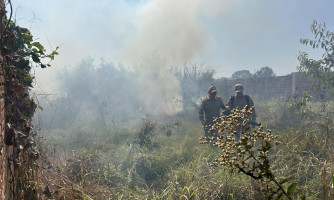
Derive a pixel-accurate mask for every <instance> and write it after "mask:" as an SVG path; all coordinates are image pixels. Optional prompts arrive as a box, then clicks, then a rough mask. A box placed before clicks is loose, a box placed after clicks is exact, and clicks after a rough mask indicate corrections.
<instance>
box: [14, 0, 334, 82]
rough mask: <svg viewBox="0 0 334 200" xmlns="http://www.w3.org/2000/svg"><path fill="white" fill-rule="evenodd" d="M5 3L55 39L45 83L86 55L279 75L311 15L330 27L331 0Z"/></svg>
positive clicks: (291, 66)
mask: <svg viewBox="0 0 334 200" xmlns="http://www.w3.org/2000/svg"><path fill="white" fill-rule="evenodd" d="M13 7H14V11H15V13H14V15H15V17H16V20H17V23H18V24H19V25H20V26H25V27H27V28H30V29H31V31H32V33H33V35H34V38H35V39H38V40H39V41H40V42H42V43H43V44H44V46H45V47H46V48H47V49H50V46H51V47H52V48H55V47H56V46H60V49H59V53H60V55H59V56H57V57H56V61H54V62H53V63H52V64H53V66H52V67H51V68H49V69H46V70H43V71H42V72H41V71H39V70H38V71H37V81H40V82H41V83H42V84H44V85H46V86H50V87H51V88H52V87H55V85H56V79H55V76H54V75H55V74H56V72H57V70H61V69H62V68H63V67H64V66H76V65H77V64H78V63H79V62H80V61H81V60H82V59H83V58H85V57H87V56H90V57H92V58H95V59H96V60H97V61H98V60H99V59H100V58H102V57H103V58H104V59H105V60H107V61H109V62H113V63H116V64H117V63H124V64H125V65H127V66H133V63H136V64H138V63H141V61H140V60H141V59H145V57H147V56H148V57H149V56H158V57H160V58H161V59H162V60H164V62H165V64H166V63H167V65H176V64H182V63H184V62H187V61H188V62H196V63H199V64H205V65H206V66H212V67H213V68H214V69H215V70H216V72H217V74H218V75H220V76H225V77H229V76H230V75H231V74H232V73H233V72H235V71H238V70H242V69H248V70H249V71H250V72H254V71H255V70H256V69H260V68H261V67H264V66H269V67H271V68H273V70H274V72H275V73H276V74H277V75H286V74H289V73H291V72H293V71H296V66H297V65H298V60H297V55H298V52H299V51H304V50H306V51H311V50H310V49H309V48H307V47H305V46H303V45H301V44H300V43H299V39H300V38H310V37H311V33H310V30H309V26H310V25H311V23H312V21H313V20H317V21H319V22H325V23H326V24H327V27H328V28H329V29H330V30H332V31H334V12H333V11H332V10H333V8H334V1H333V0H95V1H92V0H29V1H28V0H13ZM136 66H140V65H136ZM146 70H150V68H146Z"/></svg>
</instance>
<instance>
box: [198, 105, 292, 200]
mask: <svg viewBox="0 0 334 200" xmlns="http://www.w3.org/2000/svg"><path fill="white" fill-rule="evenodd" d="M251 116H252V108H248V106H247V105H246V106H245V108H244V109H242V110H239V109H234V110H232V114H231V115H229V116H225V115H223V116H221V117H219V118H216V119H215V124H214V125H213V126H212V127H211V129H210V131H218V137H217V141H215V137H211V138H208V139H209V141H210V142H212V143H213V145H214V147H218V148H219V149H220V150H221V151H222V154H221V155H220V156H219V157H218V158H217V159H215V161H214V162H213V163H212V165H214V166H216V165H223V166H227V167H230V168H232V169H235V170H238V171H239V172H242V173H244V174H245V175H247V176H250V177H251V178H253V179H255V180H258V181H260V182H261V183H262V184H264V186H263V187H262V190H263V191H264V192H265V194H267V195H268V196H269V197H270V199H272V198H274V197H276V198H277V199H280V197H281V196H285V197H286V198H288V199H291V194H292V192H293V191H294V189H295V187H296V186H295V185H294V184H292V185H290V186H289V187H288V189H287V190H285V189H284V184H285V183H287V182H288V181H290V179H284V180H282V181H280V182H279V181H278V180H277V178H276V176H275V175H274V173H273V172H272V170H271V164H270V156H269V151H271V150H272V148H273V146H274V145H279V144H280V143H281V142H280V141H278V140H277V139H278V136H274V135H272V133H271V130H269V129H268V130H267V131H263V127H262V126H260V128H258V129H253V131H250V127H249V125H248V124H247V121H248V120H249V119H250V117H251ZM239 137H240V139H239ZM201 140H202V141H203V142H202V143H204V144H205V143H207V141H208V140H207V138H205V137H203V138H201Z"/></svg>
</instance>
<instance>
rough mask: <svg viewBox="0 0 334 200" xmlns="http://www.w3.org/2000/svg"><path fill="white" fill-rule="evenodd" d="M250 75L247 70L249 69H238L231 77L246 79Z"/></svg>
mask: <svg viewBox="0 0 334 200" xmlns="http://www.w3.org/2000/svg"><path fill="white" fill-rule="evenodd" d="M251 77H252V74H251V73H250V72H249V70H240V71H236V72H234V73H233V74H232V78H234V79H248V78H251Z"/></svg>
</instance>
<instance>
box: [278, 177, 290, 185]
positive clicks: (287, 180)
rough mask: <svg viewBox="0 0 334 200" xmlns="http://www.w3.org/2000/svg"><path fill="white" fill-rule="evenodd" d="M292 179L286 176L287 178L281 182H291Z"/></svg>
mask: <svg viewBox="0 0 334 200" xmlns="http://www.w3.org/2000/svg"><path fill="white" fill-rule="evenodd" d="M290 180H291V178H286V179H284V180H282V181H281V182H280V183H279V184H281V185H282V184H284V183H286V182H289V181H290Z"/></svg>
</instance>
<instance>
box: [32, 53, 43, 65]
mask: <svg viewBox="0 0 334 200" xmlns="http://www.w3.org/2000/svg"><path fill="white" fill-rule="evenodd" d="M31 58H32V60H33V61H34V62H36V63H40V62H41V60H40V59H39V56H38V55H37V54H36V53H31Z"/></svg>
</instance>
